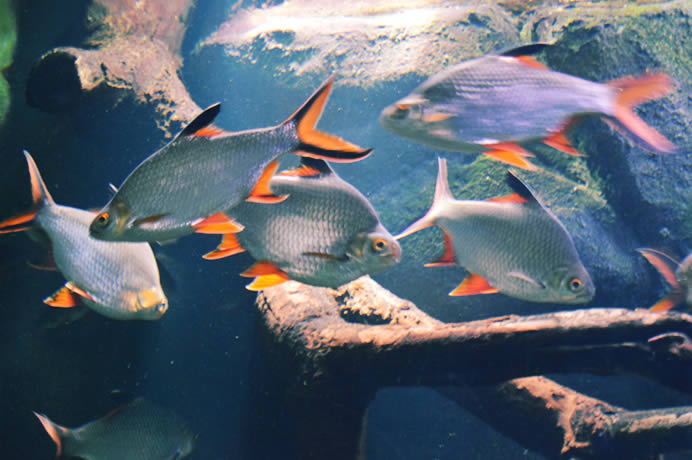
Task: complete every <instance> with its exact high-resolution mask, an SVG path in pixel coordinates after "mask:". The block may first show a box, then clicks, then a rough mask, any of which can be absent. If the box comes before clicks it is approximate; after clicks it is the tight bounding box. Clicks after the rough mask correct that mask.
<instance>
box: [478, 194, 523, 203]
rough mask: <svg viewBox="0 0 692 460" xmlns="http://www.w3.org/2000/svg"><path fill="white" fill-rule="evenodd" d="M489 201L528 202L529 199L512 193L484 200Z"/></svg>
mask: <svg viewBox="0 0 692 460" xmlns="http://www.w3.org/2000/svg"><path fill="white" fill-rule="evenodd" d="M485 201H487V202H490V203H528V202H529V200H527V199H526V198H524V197H523V196H521V195H519V194H518V193H512V194H511V195H505V196H498V197H495V198H488V199H487V200H485Z"/></svg>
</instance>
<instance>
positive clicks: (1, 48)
mask: <svg viewBox="0 0 692 460" xmlns="http://www.w3.org/2000/svg"><path fill="white" fill-rule="evenodd" d="M16 43H17V23H16V21H15V16H14V9H13V5H12V1H11V0H0V125H2V123H3V122H4V121H5V116H6V115H7V112H8V110H9V109H10V85H9V83H8V82H7V80H6V79H5V77H4V75H3V71H4V70H5V69H7V68H8V67H9V66H10V64H12V56H13V54H14V47H15V45H16Z"/></svg>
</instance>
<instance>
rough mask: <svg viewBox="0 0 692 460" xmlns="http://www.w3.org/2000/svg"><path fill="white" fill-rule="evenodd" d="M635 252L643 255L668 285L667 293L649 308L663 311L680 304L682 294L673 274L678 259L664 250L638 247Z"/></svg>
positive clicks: (677, 265) (677, 264)
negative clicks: (668, 290)
mask: <svg viewBox="0 0 692 460" xmlns="http://www.w3.org/2000/svg"><path fill="white" fill-rule="evenodd" d="M637 252H639V253H640V254H641V255H643V256H644V258H645V259H646V260H648V261H649V263H650V264H651V265H653V266H654V268H656V270H658V272H659V273H660V274H661V276H663V279H665V280H666V282H667V283H668V285H669V286H670V292H669V293H668V295H666V296H665V297H664V298H662V299H661V300H659V301H658V302H656V303H655V304H654V305H652V306H651V310H652V311H658V312H664V311H668V310H672V309H673V308H675V307H676V306H678V305H680V304H681V303H682V302H683V298H684V294H683V289H682V287H681V286H680V283H679V282H678V279H677V276H676V274H675V273H676V271H677V268H678V267H679V265H680V264H679V263H678V261H677V260H675V259H673V258H672V257H670V256H669V255H668V254H666V253H665V252H662V251H657V250H656V249H651V248H639V249H637Z"/></svg>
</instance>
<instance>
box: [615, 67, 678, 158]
mask: <svg viewBox="0 0 692 460" xmlns="http://www.w3.org/2000/svg"><path fill="white" fill-rule="evenodd" d="M608 85H610V86H613V87H615V88H618V89H620V94H618V96H617V99H616V101H615V120H616V121H617V123H619V124H620V125H621V127H622V128H624V129H625V130H627V132H628V133H629V134H630V135H631V136H633V137H634V139H633V140H635V141H636V142H637V144H639V145H641V147H643V148H646V149H647V150H650V151H653V152H656V153H672V152H675V151H676V150H677V147H676V146H675V145H674V144H673V143H672V142H670V141H669V140H668V139H666V138H665V137H663V136H662V135H661V134H660V133H658V132H657V131H656V130H655V129H653V128H652V127H650V126H649V125H647V124H646V123H645V122H644V120H642V119H641V118H639V117H638V116H637V115H636V114H635V113H634V110H633V109H634V107H635V106H637V105H639V104H641V103H643V102H646V101H650V100H653V99H659V98H661V97H663V96H665V95H667V94H669V93H670V92H672V91H673V82H672V80H671V78H670V77H669V76H668V75H666V74H665V73H660V74H648V75H644V76H641V77H637V78H634V77H626V78H622V79H620V80H615V81H611V82H609V83H608Z"/></svg>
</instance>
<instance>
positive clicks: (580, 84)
mask: <svg viewBox="0 0 692 460" xmlns="http://www.w3.org/2000/svg"><path fill="white" fill-rule="evenodd" d="M544 46H545V45H541V44H533V45H527V46H523V47H519V48H516V49H513V50H508V51H506V52H504V53H503V54H491V55H486V56H483V57H480V58H476V59H472V60H469V61H466V62H462V63H460V64H458V65H456V66H453V67H451V68H449V69H447V70H445V71H443V72H441V73H440V74H438V75H434V76H433V77H431V78H429V79H428V80H427V81H425V82H424V83H423V84H421V85H420V86H419V87H418V88H417V89H415V90H414V91H413V92H412V93H411V94H409V95H408V96H406V97H404V98H403V99H401V100H399V101H397V102H396V103H395V104H393V105H391V106H389V107H387V108H385V109H384V110H383V112H382V115H381V117H380V121H381V123H382V125H383V126H384V127H385V128H386V129H387V130H388V131H390V132H392V133H394V134H397V135H399V136H401V137H404V138H406V139H409V140H411V141H414V142H417V143H420V144H424V145H429V146H431V147H435V148H438V149H441V150H446V151H453V152H466V153H485V154H488V155H490V156H492V157H494V158H496V159H498V160H500V161H505V162H507V163H509V164H512V165H514V166H518V167H522V168H525V169H534V167H533V165H531V163H529V162H528V160H526V157H528V156H531V155H530V154H529V153H528V152H526V151H525V150H523V149H522V148H521V147H520V146H519V144H521V143H526V142H533V141H544V142H545V143H546V144H548V145H550V146H552V147H555V148H557V149H559V150H562V151H564V152H567V153H570V154H573V155H578V152H577V151H576V150H574V149H573V148H572V147H571V146H570V145H569V141H568V140H567V138H566V137H565V136H564V131H565V130H566V129H567V128H568V127H569V126H570V124H571V122H572V121H573V120H575V119H576V117H579V116H581V115H585V114H600V115H602V116H604V117H606V119H608V120H610V121H611V122H612V123H613V124H614V125H615V126H616V127H618V128H621V129H622V130H623V131H626V132H628V133H629V134H630V135H631V137H633V138H634V140H635V141H637V142H638V143H639V144H640V145H641V146H642V147H644V148H647V149H649V150H652V151H655V152H663V153H667V152H672V151H674V150H675V146H674V145H673V144H671V143H670V142H669V141H668V140H667V139H665V138H664V137H663V136H662V135H660V134H659V133H657V132H656V131H655V130H653V128H650V127H649V126H647V125H646V124H645V123H644V122H643V121H642V120H641V119H639V118H638V117H637V116H636V115H635V114H634V112H633V111H632V108H633V106H635V105H637V104H639V103H641V102H644V101H646V100H650V99H655V98H659V97H662V96H663V95H665V94H667V93H669V92H670V91H671V86H672V85H671V81H670V79H669V78H668V77H667V76H666V75H664V74H661V75H650V76H644V77H642V78H640V79H633V78H629V77H628V78H625V79H622V80H618V81H615V82H611V83H609V84H603V83H596V82H592V81H588V80H584V79H581V78H578V77H575V76H572V75H567V74H564V73H560V72H555V71H553V70H550V69H548V68H547V67H545V66H543V65H542V64H539V63H538V62H537V61H535V60H533V58H530V57H528V56H522V55H521V54H522V51H524V50H525V51H526V52H527V53H535V52H537V51H539V50H540V49H542V48H543V47H544Z"/></svg>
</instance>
